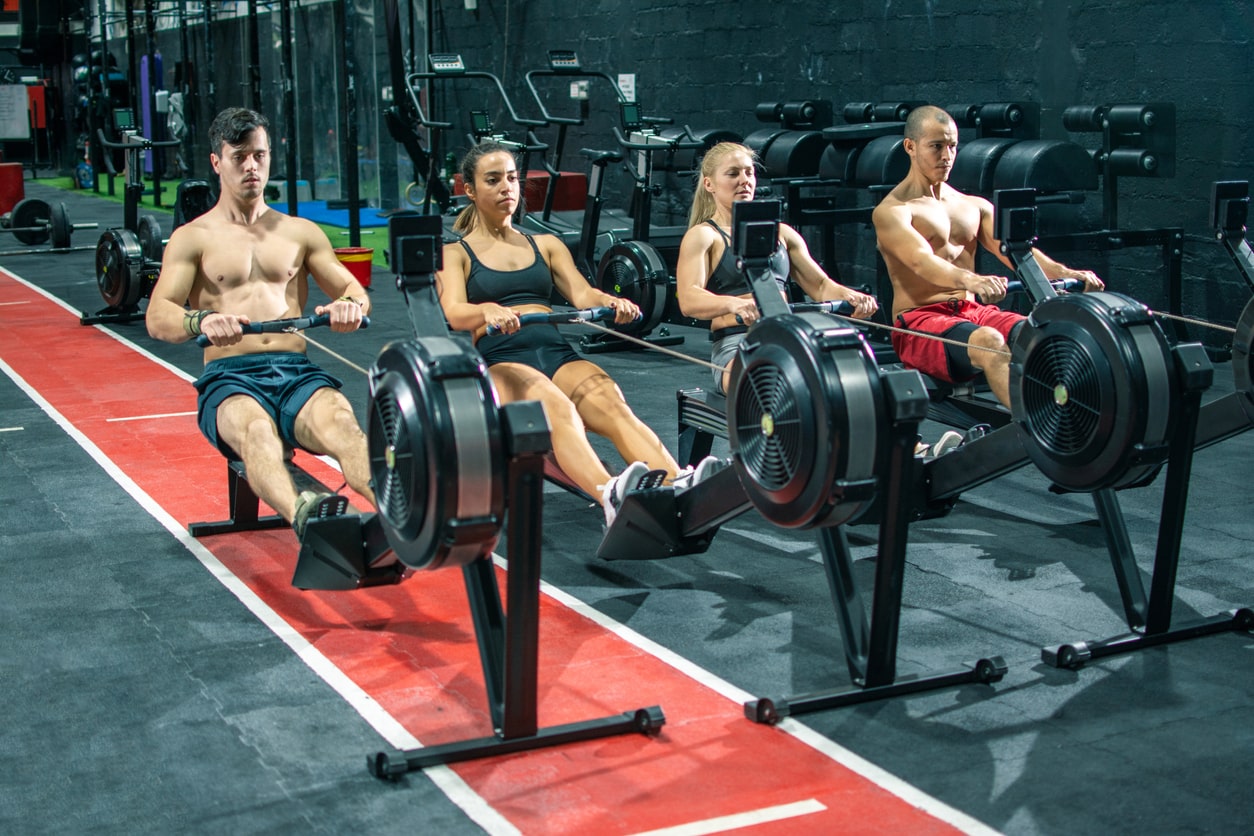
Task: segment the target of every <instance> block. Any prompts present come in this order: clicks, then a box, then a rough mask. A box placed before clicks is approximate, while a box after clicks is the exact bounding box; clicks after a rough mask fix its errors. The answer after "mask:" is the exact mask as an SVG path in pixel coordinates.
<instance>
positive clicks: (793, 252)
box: [779, 224, 879, 319]
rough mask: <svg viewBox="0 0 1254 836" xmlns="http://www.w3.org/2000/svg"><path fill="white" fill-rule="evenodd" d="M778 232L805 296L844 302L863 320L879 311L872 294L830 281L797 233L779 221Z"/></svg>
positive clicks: (823, 300) (794, 275)
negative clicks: (786, 248)
mask: <svg viewBox="0 0 1254 836" xmlns="http://www.w3.org/2000/svg"><path fill="white" fill-rule="evenodd" d="M779 232H780V236H781V237H783V239H784V244H785V246H787V247H788V263H789V264H790V265H791V269H792V277H793V278H794V279H795V280H796V281H797V284H799V285H800V286H801V289H802V290H804V291H805V293H806V295H807V296H809V297H810V298H811V299H813V300H815V301H816V302H848V303H849V304H850V305H852V306H853V315H854V317H855V318H858V319H866V318H868V317H870V316H871V315H872V314H874V313H875V312H876V311H877V310H879V303H878V302H876V301H875V297H874V296H869V295H867V294H865V293H859V292H858V291H856V290H853V289H852V288H848V287H845V286H844V285H842V284H838V283H837V282H835V281H833V280H832V278H831V277H830V276H828V275H827V273H826V272H824V271H823V268H822V267H820V266H819V263H818V262H817V261H815V260H814V257H813V256H811V255H810V248H809V247H808V246H806V242H805V239H804V238H802V237H801V233H799V232H797V230H795V229H793V228H792V227H791V226H789V225H788V224H780V225H779Z"/></svg>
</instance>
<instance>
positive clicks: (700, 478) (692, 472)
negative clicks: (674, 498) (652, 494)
mask: <svg viewBox="0 0 1254 836" xmlns="http://www.w3.org/2000/svg"><path fill="white" fill-rule="evenodd" d="M723 466H724V465H723V460H722V459H720V458H718V457H716V456H706V457H705V458H704V459H702V460H701V461H699V462H697V466H696V467H685V468H684V469H683V470H681V471H679V472H678V473H676V474H675V478H674V479H673V480H672V481H671V485H672V486H673V487H674V488H675V491H676V492H677V493H678V492H681V491H686V490H688V489H690V488H695V487H696V486H697V485H699V484H701V483H702V482H704V481H705V480H706V479H709V478H710V477H711V476H713V475H714V474H715V473H718V472H719V471H720V470H722V469H723Z"/></svg>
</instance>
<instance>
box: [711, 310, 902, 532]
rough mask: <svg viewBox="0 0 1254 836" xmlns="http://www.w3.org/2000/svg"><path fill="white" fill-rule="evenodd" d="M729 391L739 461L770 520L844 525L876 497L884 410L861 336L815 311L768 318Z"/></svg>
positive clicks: (740, 357)
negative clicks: (876, 478)
mask: <svg viewBox="0 0 1254 836" xmlns="http://www.w3.org/2000/svg"><path fill="white" fill-rule="evenodd" d="M728 392H729V396H728V399H727V429H728V438H729V441H730V444H731V451H732V457H733V461H734V464H735V467H736V470H737V472H738V474H739V476H740V481H741V484H742V485H743V486H744V489H745V491H746V493H747V494H748V495H749V499H750V501H751V502H752V503H753V505H754V507H756V508H757V509H758V511H759V512H760V513H761V514H762V516H763V517H765V518H766V519H767V520H768V521H770V522H772V523H774V524H776V525H779V526H782V527H784V528H809V527H813V526H830V525H840V524H841V523H844V522H846V521H848V520H850V519H852V518H853V517H854V516H855V515H856V514H857V513H858V512H859V511H860V510H861V509H862V508H863V506H865V505H866V504H867V503H869V502H870V501H871V500H872V499H873V497H874V485H875V473H876V470H877V467H878V466H879V462H880V461H883V458H882V457H881V452H882V451H880V449H879V448H880V447H881V446H882V444H883V443H884V442H886V439H887V435H886V434H884V433H881V432H880V431H879V429H878V428H879V427H882V426H884V418H885V414H886V409H885V406H884V396H883V390H882V388H881V381H880V376H879V369H878V367H877V366H876V363H875V357H874V355H873V354H872V353H871V350H870V348H869V347H868V346H867V344H866V342H865V341H864V340H863V339H862V337H861V336H860V335H859V334H858V333H857V332H856V331H854V330H852V329H850V328H844V327H839V326H834V325H833V323H832V320H831V318H829V317H824V316H821V315H818V314H787V315H782V316H774V317H769V318H767V319H764V320H762V321H761V322H759V323H758V324H757V325H756V326H754V328H753V330H752V331H751V332H750V333H749V334H748V335H747V336H746V337H745V340H744V341H743V342H742V343H741V344H740V349H739V351H738V352H737V354H736V357H735V359H733V361H732V370H731V380H730V382H729V385H728Z"/></svg>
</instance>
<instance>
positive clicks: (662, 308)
mask: <svg viewBox="0 0 1254 836" xmlns="http://www.w3.org/2000/svg"><path fill="white" fill-rule="evenodd" d="M669 283H670V273H669V271H668V270H667V269H666V262H665V261H663V260H662V256H661V254H659V253H658V251H657V250H656V249H655V248H654V247H653V246H652V245H650V244H646V243H644V242H643V241H622V242H620V243H618V244H615V245H614V246H612V247H610V248H609V249H608V250H606V251H605V255H603V256H601V263H600V265H599V266H598V267H597V287H599V288H601V290H604V291H605V292H606V293H612V294H613V295H615V296H621V297H622V298H624V299H629V300H631V301H632V302H635V303H636V306H637V307H639V308H640V315H641V316H640V319H637V320H636V321H635V322H630V323H627V324H626V325H615V326H614V330H616V331H619V332H621V333H623V334H627V335H628V336H632V337H643V336H645V335H646V334H648V333H649V332H650V331H652V330H653V329H654V328H656V327H657V326H658V324H659V323H660V322H661V321H662V316H663V314H664V313H665V312H666V298H667V286H668V285H669Z"/></svg>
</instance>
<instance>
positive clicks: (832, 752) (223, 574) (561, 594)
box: [0, 271, 998, 834]
mask: <svg viewBox="0 0 1254 836" xmlns="http://www.w3.org/2000/svg"><path fill="white" fill-rule="evenodd" d="M5 272H8V273H9V275H11V276H13V278H14V279H16V280H17V281H18V282H20V283H21V284H23V285H25V286H27V287H29V288H30V289H32V290H34V291H36V292H38V293H40V294H41V295H43V296H45V297H47V298H48V299H49V300H51V301H53V302H55V303H56V304H58V305H60V306H61V307H63V308H65V309H66V310H68V311H74V310H75V309H74V308H71V307H70V306H68V305H67V304H65V302H63V301H61V300H60V299H59V298H57V297H56V296H53V295H52V294H50V293H48V292H46V291H44V290H43V289H42V288H39V287H37V286H35V285H32V284H31V283H29V282H27V281H25V280H24V279H21V278H19V277H17V276H16V275H14V274H13V273H11V272H9V271H5ZM96 327H97V328H99V330H100V331H101V332H102V333H104V334H108V335H109V336H111V337H113V338H114V339H116V340H118V342H120V343H122V344H123V345H126V346H128V347H130V348H132V349H133V350H135V351H138V352H139V353H140V354H142V355H143V356H145V357H147V358H149V359H151V360H152V361H153V362H155V363H157V364H158V365H160V366H162V367H164V368H167V369H169V370H170V371H172V372H174V373H175V374H177V375H179V376H180V377H182V378H184V379H186V380H188V381H191V380H193V379H194V378H192V377H191V376H190V375H188V374H187V373H185V372H183V371H182V370H181V369H178V368H176V367H174V366H171V365H170V364H169V363H166V362H165V361H164V360H162V359H160V358H159V357H156V356H155V355H153V354H150V353H149V352H148V351H146V350H144V349H143V348H141V347H140V346H138V345H136V344H135V343H132V342H131V341H130V340H127V339H125V338H124V337H121V336H119V335H117V334H115V333H113V332H112V331H109V330H108V329H107V328H103V327H100V326H96ZM0 368H3V369H4V371H5V372H6V373H7V374H8V375H9V376H10V377H11V378H13V379H14V380H15V381H21V379H20V378H18V377H17V376H16V374H15V373H14V372H13V370H12V369H11V368H10V367H9V366H8V365H7V364H5V363H4V361H3V360H2V359H0ZM18 385H19V386H21V387H22V388H23V389H24V390H25V391H27V392H28V394H30V396H31V398H32V399H33V400H35V401H36V402H37V403H39V404H40V405H41V406H43V408H44V410H45V411H46V412H48V413H49V414H50V415H55V416H56V420H57V423H58V424H61V426H62V427H63V428H64V429H65V430H66V432H67V433H68V434H69V435H70V436H71V437H72V438H74V439H75V440H76V441H77V442H78V443H79V445H80V446H81V447H83V449H84V450H87V451H88V453H89V454H91V455H92V457H93V458H96V460H97V462H99V463H100V465H101V467H102V468H104V469H105V471H106V472H107V473H109V474H110V475H111V476H113V478H114V480H115V481H117V482H118V484H120V485H122V486H123V487H124V488H127V490H128V492H130V491H131V490H134V491H135V492H136V493H137V494H138V496H142V497H143V498H144V500H143V501H141V500H139V499H138V497H137V501H140V503H141V505H143V506H144V507H145V509H146V510H148V511H149V513H151V514H152V515H153V517H154V518H156V519H158V521H160V522H162V523H163V524H164V525H165V526H166V528H167V529H169V530H170V531H171V532H172V533H174V534H175V535H176V536H177V537H178V538H179V540H180V541H181V542H183V543H184V544H185V545H186V546H187V547H188V550H189V551H191V552H192V553H193V554H194V555H196V557H197V559H198V560H200V561H201V563H203V564H205V566H206V568H209V570H210V572H211V573H212V574H214V576H215V577H217V578H218V580H219V581H220V582H221V583H222V584H223V585H224V586H226V587H227V588H228V589H230V590H231V591H232V592H233V593H234V594H235V595H236V597H238V598H239V599H240V600H241V601H243V602H244V604H245V606H248V607H249V609H250V610H252V611H253V612H254V613H257V614H258V618H260V619H261V620H262V622H263V623H265V624H266V625H267V626H269V627H270V629H271V630H273V631H274V632H275V634H276V635H278V636H279V637H280V638H282V639H283V641H285V642H286V643H287V644H288V645H289V646H290V647H292V648H293V650H294V651H296V652H297V655H298V656H300V657H301V659H303V660H304V661H305V662H306V664H309V666H310V667H311V668H313V669H314V671H315V672H316V673H318V675H319V676H321V677H322V678H323V679H325V680H326V681H327V683H328V684H330V685H331V687H332V688H335V690H336V691H337V692H338V693H340V694H341V695H344V698H345V700H346V701H347V702H348V703H349V704H350V705H352V706H353V707H354V709H356V710H357V712H358V713H359V714H361V715H362V717H364V718H365V719H366V721H367V722H368V723H370V725H371V726H372V727H374V728H375V730H376V731H378V732H379V733H380V734H381V735H382V736H383V737H384V738H385V739H387V740H389V741H390V742H392V745H393V746H395V747H396V748H398V749H405V748H413V747H414V746H415V745H417V744H416V741H415V742H414V743H412V744H407V743H401V742H395V740H400V739H403V738H410V739H412V736H411V735H410V734H409V732H408V731H406V730H405V729H404V728H403V727H402V726H400V724H399V723H397V722H396V720H395V718H393V717H392V716H391V715H390V714H387V713H386V712H385V711H383V709H382V708H380V707H379V706H378V704H377V703H376V702H375V701H374V700H373V698H371V697H370V696H369V695H368V694H366V693H365V692H364V691H362V690H361V689H360V688H359V687H358V686H357V685H356V684H355V683H353V682H352V680H350V679H348V677H347V676H346V675H345V674H344V673H343V672H342V671H340V670H339V668H337V667H335V665H333V664H332V663H331V661H330V660H329V659H327V658H326V657H325V656H322V654H321V653H318V651H317V650H315V649H314V648H313V647H312V646H310V645H309V644H308V643H307V642H305V640H304V638H303V637H301V636H300V635H299V634H298V633H296V632H295V631H294V630H293V629H292V628H291V626H290V625H288V624H287V622H285V621H283V619H282V618H281V617H280V616H279V615H278V614H277V613H275V612H274V610H272V609H270V607H269V605H268V604H266V603H265V602H264V601H262V600H261V599H260V598H259V597H257V595H256V594H255V593H253V592H252V590H250V589H249V588H248V587H247V586H246V585H245V584H244V583H243V582H242V581H240V580H239V579H238V578H237V577H235V576H234V575H233V574H231V572H230V571H229V570H228V569H227V568H226V567H225V566H223V565H222V564H221V563H219V562H218V560H217V558H216V557H214V556H213V554H212V553H211V552H209V551H208V550H207V549H205V548H204V547H203V546H201V545H200V544H199V543H198V542H197V541H196V540H194V539H193V538H192V537H191V536H190V535H189V534H187V532H186V531H185V530H184V529H183V528H182V527H181V526H179V525H178V524H177V522H175V521H174V519H173V518H172V517H170V516H169V515H168V514H166V512H165V511H164V510H163V509H161V508H160V506H158V505H156V503H155V502H153V501H152V499H151V498H150V497H148V496H147V494H144V493H143V492H142V491H140V489H139V487H138V486H137V485H135V484H134V483H133V482H132V481H131V480H130V478H129V477H127V476H126V474H124V473H122V472H121V471H120V470H119V469H118V468H117V467H116V466H115V465H114V464H113V462H112V461H110V460H109V459H108V458H107V457H105V456H104V454H103V453H102V452H101V451H100V450H99V449H98V448H96V447H95V445H94V444H92V443H91V441H90V440H88V439H87V438H86V437H85V436H83V435H82V434H81V433H79V432H78V430H77V429H76V428H75V427H74V426H73V425H71V424H69V423H68V422H66V421H65V419H64V418H63V417H62V416H60V415H59V413H56V411H55V410H54V409H53V408H52V406H51V404H48V403H47V402H46V401H44V400H43V398H42V397H41V396H39V395H38V393H36V392H34V391H33V390H31V389H30V388H29V387H28V386H26V383H25V381H21V382H20V383H19V384H18ZM128 485H129V486H130V487H129V488H128V487H127V486H128ZM133 495H135V494H133ZM494 557H496V562H497V563H498V564H500V565H502V566H504V565H506V561H505V560H504V558H501V557H499V556H494ZM215 567H216V568H215ZM541 588H542V590H543V591H544V592H545V594H547V595H549V596H550V597H552V598H553V599H554V600H555V601H558V602H560V603H562V604H564V605H565V606H567V607H569V608H570V609H572V610H574V611H575V612H578V613H580V614H581V615H583V616H584V617H586V618H588V619H589V620H591V621H593V622H594V623H596V624H598V625H599V626H601V627H603V628H604V629H606V630H608V631H610V632H611V633H614V634H615V635H617V636H619V637H620V638H622V639H623V640H625V641H627V642H629V643H631V644H633V645H635V646H636V647H638V648H640V649H641V650H642V651H644V652H646V653H649V654H650V655H652V656H655V657H656V658H658V659H660V660H661V661H663V662H665V663H666V664H668V665H670V666H671V667H673V668H675V669H676V670H678V671H680V672H681V673H684V674H685V675H687V676H688V677H690V678H691V679H694V680H696V681H697V682H699V683H701V684H702V685H705V686H706V687H709V688H710V689H712V690H714V691H715V692H717V693H719V694H721V695H723V696H724V697H726V698H728V699H730V700H732V701H734V702H740V703H743V702H745V701H747V700H750V699H753V698H754V697H755V695H752V694H749V693H748V692H747V691H744V690H742V689H740V688H738V687H736V686H734V685H732V684H731V683H729V682H727V681H726V680H724V679H722V678H721V677H718V676H716V675H715V674H713V673H711V672H710V671H707V670H705V669H704V668H702V667H700V666H699V665H697V664H696V663H694V662H691V661H689V660H688V659H685V658H684V657H682V656H680V655H679V654H677V653H675V652H673V651H671V650H670V649H669V648H666V647H663V646H662V645H660V644H658V643H657V642H654V641H653V640H652V639H649V638H646V637H645V636H642V635H640V634H639V633H637V632H636V631H635V630H632V629H631V628H630V627H627V626H626V625H625V624H620V623H619V622H617V621H614V620H613V619H611V618H610V617H609V616H606V615H604V614H602V613H601V612H600V611H598V610H596V609H595V608H594V607H592V606H591V605H590V604H587V603H585V602H583V601H581V600H579V599H578V598H575V597H574V596H573V595H570V594H569V593H567V592H565V591H563V590H561V589H558V588H557V587H554V586H551V585H550V584H548V583H542V584H541ZM250 601H252V602H255V605H256V607H258V608H260V609H254V606H253V604H252V603H250ZM262 612H264V613H268V616H263V615H262V614H261V613H262ZM268 619H273V620H274V621H275V622H277V623H275V624H272V623H271V621H270V620H268ZM289 636H290V637H292V638H291V640H289V638H288V637H289ZM294 642H295V643H294ZM298 644H299V645H301V646H303V647H306V648H308V651H307V652H308V654H309V656H310V657H315V656H316V658H317V659H319V660H321V661H320V662H319V665H318V666H315V665H314V664H312V663H311V662H310V660H309V658H307V657H306V655H305V653H304V652H302V651H300V650H298V649H297V645H298ZM333 680H334V681H333ZM337 682H338V683H341V684H340V685H337V684H336V683H337ZM342 688H343V689H344V690H342ZM348 693H356V694H360V697H358V698H357V700H360V701H361V702H360V704H359V702H358V701H355V700H354V699H352V698H350V697H349V696H347V694H348ZM663 709H665V707H663ZM376 714H377V715H379V722H380V725H376V724H375V721H374V720H372V716H374V715H376ZM745 722H749V721H748V720H746V721H745ZM776 728H778V729H779V730H780V731H783V732H786V733H788V734H791V735H792V736H793V737H796V738H797V739H798V740H800V741H802V742H804V743H806V744H807V745H809V746H810V747H811V748H813V749H815V750H816V751H818V752H821V753H822V754H824V755H826V756H827V757H829V758H831V759H832V760H834V761H836V762H837V763H839V764H841V765H842V766H844V767H845V768H847V769H849V770H851V771H852V772H854V773H856V774H858V775H861V776H862V777H864V778H866V779H867V780H869V781H871V782H872V783H874V784H876V785H878V786H880V787H882V788H883V789H884V790H886V791H888V792H890V793H892V794H893V795H895V796H897V797H898V798H900V799H902V800H903V801H906V802H908V803H909V804H911V805H912V806H914V807H917V808H918V809H920V810H923V811H924V812H926V813H928V814H929V815H931V816H933V817H935V818H937V819H940V820H941V821H944V822H946V823H948V824H950V825H952V826H953V827H955V828H958V829H960V830H963V831H965V832H967V833H973V834H996V833H997V832H998V831H996V830H994V829H993V828H990V827H989V826H988V825H986V824H984V823H983V822H981V821H978V820H977V819H974V818H972V817H971V816H968V815H967V814H966V813H963V812H962V811H961V810H957V809H955V808H953V807H950V806H949V805H947V804H945V803H944V802H942V801H940V800H939V799H936V798H933V797H932V796H930V795H928V794H927V793H925V792H923V791H922V790H920V789H918V788H917V787H915V786H913V785H912V784H909V783H907V782H906V781H903V780H902V779H900V778H898V777H897V776H896V775H893V774H892V773H890V772H888V771H886V770H884V769H881V768H880V767H878V766H876V765H875V764H873V763H871V762H870V761H868V760H866V759H865V758H862V757H861V756H859V755H857V754H855V753H853V752H851V751H849V750H848V749H845V748H844V747H843V746H840V745H839V744H837V743H836V742H835V741H833V740H830V739H829V738H827V737H825V736H823V735H821V734H819V733H818V732H816V731H814V730H813V729H811V728H810V727H809V726H806V725H805V724H804V723H801V722H800V721H798V720H796V719H794V718H791V717H789V718H786V719H785V720H784V721H783V722H781V723H780V724H779V725H778V726H777V727H776ZM385 729H386V730H385ZM394 736H396V737H395V739H394ZM425 773H426V774H427V775H428V776H429V777H431V778H432V780H433V782H435V783H436V784H437V785H439V786H440V787H441V789H443V790H444V791H445V793H446V794H448V795H449V798H450V799H452V801H453V802H454V803H456V804H457V805H458V806H459V807H461V808H462V810H463V811H465V812H466V814H467V815H468V816H470V818H472V819H473V820H474V821H475V822H476V823H478V824H479V825H480V826H481V827H484V828H485V829H487V830H489V831H490V832H492V833H511V832H517V831H516V829H515V828H514V827H513V825H512V824H510V823H509V822H508V821H506V820H505V819H504V818H502V817H501V816H500V815H499V814H498V813H497V812H496V811H495V810H494V809H492V808H491V807H489V806H488V805H487V804H486V802H483V800H482V799H481V798H479V796H478V795H476V794H475V793H474V791H473V790H471V789H470V788H469V787H468V786H466V784H465V783H464V782H462V781H461V779H460V778H458V777H457V775H456V773H453V772H452V770H449V769H447V768H445V767H437V768H433V769H427V770H425ZM437 773H447V774H448V776H450V777H449V778H448V780H449V781H455V782H456V785H457V787H458V789H459V790H464V792H465V793H468V794H469V796H471V797H472V798H473V799H474V800H476V801H478V802H479V804H481V805H482V809H480V808H479V807H478V806H476V805H473V804H470V802H469V801H467V805H463V802H462V800H461V799H460V797H459V796H458V795H455V794H453V793H452V792H450V791H449V789H446V788H445V786H444V784H443V783H442V782H441V780H437ZM472 809H473V810H475V811H477V812H479V813H483V814H485V815H487V814H490V817H491V818H492V819H493V821H494V823H493V824H492V825H491V826H489V825H488V824H485V823H484V821H482V820H480V819H479V818H477V817H476V813H474V812H472Z"/></svg>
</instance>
